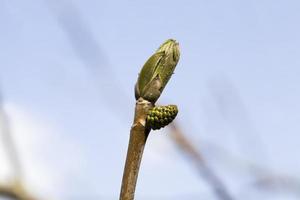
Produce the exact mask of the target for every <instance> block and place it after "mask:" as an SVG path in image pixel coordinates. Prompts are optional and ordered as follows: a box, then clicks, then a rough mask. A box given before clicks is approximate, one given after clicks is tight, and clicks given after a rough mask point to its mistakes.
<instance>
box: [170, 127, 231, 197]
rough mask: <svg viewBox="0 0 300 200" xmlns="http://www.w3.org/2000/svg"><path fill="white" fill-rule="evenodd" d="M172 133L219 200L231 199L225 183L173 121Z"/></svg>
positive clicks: (174, 139) (177, 143)
mask: <svg viewBox="0 0 300 200" xmlns="http://www.w3.org/2000/svg"><path fill="white" fill-rule="evenodd" d="M170 127H171V129H172V134H171V137H172V139H173V141H174V142H175V143H176V145H177V146H178V147H179V148H180V149H181V150H182V151H183V152H184V153H185V154H187V155H188V156H189V157H190V158H191V159H192V160H193V162H194V163H195V164H196V167H197V168H198V171H199V173H200V175H201V176H202V177H203V178H204V179H205V180H206V182H207V183H209V184H210V186H211V187H212V189H213V190H214V193H215V195H216V196H217V197H218V198H219V199H221V200H233V199H234V198H233V197H232V196H231V194H230V193H229V191H228V189H227V187H226V185H225V184H224V183H223V181H222V180H221V178H220V177H218V176H217V174H216V173H215V172H214V170H213V169H212V168H210V167H209V166H208V165H207V163H206V161H205V160H204V158H203V156H202V154H201V153H200V152H199V151H198V150H197V148H196V147H195V146H194V145H193V144H192V142H190V140H189V139H188V138H187V137H186V136H185V135H184V134H183V133H182V131H181V130H180V129H179V128H178V126H177V125H176V124H175V123H172V124H171V126H170Z"/></svg>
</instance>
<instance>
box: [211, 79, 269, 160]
mask: <svg viewBox="0 0 300 200" xmlns="http://www.w3.org/2000/svg"><path fill="white" fill-rule="evenodd" d="M208 87H209V88H208V89H209V91H210V92H211V95H212V97H213V100H214V102H215V104H216V107H217V109H218V111H219V115H220V116H221V118H223V120H224V121H225V122H226V123H227V124H228V125H229V126H230V127H231V128H232V130H233V133H235V138H236V139H237V142H238V144H239V147H240V149H241V151H242V153H244V154H245V155H246V157H248V158H251V159H253V160H259V162H260V163H264V164H266V165H267V160H268V156H267V152H266V149H265V148H264V145H263V143H262V141H261V138H260V135H259V133H258V131H257V130H256V129H255V127H254V125H253V123H252V121H251V119H250V117H249V115H248V112H247V109H246V106H245V104H244V102H243V100H242V98H241V97H240V95H239V92H238V90H237V89H236V88H235V87H234V85H233V84H232V83H231V82H230V80H228V79H226V77H219V79H218V80H213V81H210V83H209V85H208Z"/></svg>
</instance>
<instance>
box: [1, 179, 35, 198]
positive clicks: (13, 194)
mask: <svg viewBox="0 0 300 200" xmlns="http://www.w3.org/2000/svg"><path fill="white" fill-rule="evenodd" d="M0 197H7V198H12V199H16V200H37V199H36V198H34V197H33V196H31V195H30V194H28V192H27V191H26V190H25V189H24V187H23V186H22V185H21V184H19V183H17V182H16V183H15V184H13V185H8V184H5V185H4V184H0Z"/></svg>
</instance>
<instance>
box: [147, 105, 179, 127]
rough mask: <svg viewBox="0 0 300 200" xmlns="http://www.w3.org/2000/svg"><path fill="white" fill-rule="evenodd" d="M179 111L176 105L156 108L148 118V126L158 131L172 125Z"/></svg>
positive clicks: (150, 112)
mask: <svg viewBox="0 0 300 200" xmlns="http://www.w3.org/2000/svg"><path fill="white" fill-rule="evenodd" d="M177 113H178V109H177V106H176V105H168V106H155V107H154V108H152V109H151V110H150V111H149V113H148V116H147V125H148V126H149V127H150V128H151V129H153V130H157V129H160V128H163V127H165V126H166V125H168V124H170V123H171V122H172V121H173V120H174V119H175V117H176V115H177Z"/></svg>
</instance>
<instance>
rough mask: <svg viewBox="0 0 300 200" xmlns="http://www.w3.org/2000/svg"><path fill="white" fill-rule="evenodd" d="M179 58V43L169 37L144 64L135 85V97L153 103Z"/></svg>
mask: <svg viewBox="0 0 300 200" xmlns="http://www.w3.org/2000/svg"><path fill="white" fill-rule="evenodd" d="M179 58H180V51H179V44H178V43H177V42H176V41H175V40H173V39H169V40H167V41H165V42H164V43H163V44H162V45H161V46H160V47H159V48H158V50H157V51H156V52H155V53H154V54H153V55H152V56H151V57H150V58H149V59H148V60H147V62H146V63H145V64H144V66H143V68H142V70H141V72H140V74H139V77H138V80H137V83H136V85H135V98H136V99H138V98H140V97H142V98H144V99H146V100H148V101H150V102H152V103H155V102H156V101H157V99H158V98H159V97H160V95H161V93H162V91H163V89H164V88H165V86H166V85H167V83H168V81H169V80H170V78H171V76H172V74H173V72H174V70H175V67H176V65H177V63H178V61H179Z"/></svg>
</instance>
